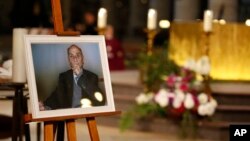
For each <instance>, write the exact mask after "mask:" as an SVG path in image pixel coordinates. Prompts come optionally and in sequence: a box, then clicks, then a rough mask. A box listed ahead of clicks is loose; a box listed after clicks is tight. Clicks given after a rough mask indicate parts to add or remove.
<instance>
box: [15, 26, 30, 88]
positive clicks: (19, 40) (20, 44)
mask: <svg viewBox="0 0 250 141" xmlns="http://www.w3.org/2000/svg"><path fill="white" fill-rule="evenodd" d="M27 33H28V30H27V29H25V28H14V29H13V40H12V43H13V48H12V58H13V68H12V81H13V82H20V83H24V82H26V69H25V56H24V39H23V36H24V35H25V34H27Z"/></svg>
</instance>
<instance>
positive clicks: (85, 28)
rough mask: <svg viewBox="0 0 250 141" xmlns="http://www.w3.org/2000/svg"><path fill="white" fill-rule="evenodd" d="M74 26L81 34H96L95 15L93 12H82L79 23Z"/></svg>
mask: <svg viewBox="0 0 250 141" xmlns="http://www.w3.org/2000/svg"><path fill="white" fill-rule="evenodd" d="M75 28H76V30H77V31H80V32H81V34H82V35H97V31H96V16H95V14H94V12H91V11H86V12H84V13H83V14H82V21H81V23H78V24H76V26H75Z"/></svg>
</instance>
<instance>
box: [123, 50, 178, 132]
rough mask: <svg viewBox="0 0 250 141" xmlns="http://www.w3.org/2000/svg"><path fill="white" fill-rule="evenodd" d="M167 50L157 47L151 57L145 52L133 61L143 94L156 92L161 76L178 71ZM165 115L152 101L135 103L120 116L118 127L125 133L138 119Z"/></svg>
mask: <svg viewBox="0 0 250 141" xmlns="http://www.w3.org/2000/svg"><path fill="white" fill-rule="evenodd" d="M167 49H168V48H167V47H166V48H164V47H158V48H156V49H154V50H153V53H152V55H147V54H146V53H145V52H143V53H140V54H139V55H138V57H139V59H138V60H136V61H134V62H136V64H137V66H138V68H139V69H140V71H141V75H142V84H144V87H145V88H146V90H144V93H147V92H156V91H157V90H158V89H159V88H160V86H161V84H162V82H163V79H162V77H163V76H165V75H169V74H170V73H173V72H177V71H178V66H177V65H176V64H175V63H174V62H173V61H172V60H169V58H168V51H167ZM165 115H166V110H164V109H163V108H161V107H160V106H159V105H157V104H156V103H153V102H152V101H151V102H149V103H145V104H137V103H136V104H135V105H134V106H133V107H131V109H129V110H128V111H126V112H124V113H123V114H122V116H121V119H120V121H119V127H120V130H121V131H125V130H126V129H128V128H131V127H132V126H133V125H134V123H135V121H136V120H138V119H143V118H150V117H151V118H152V117H157V116H160V117H162V116H165Z"/></svg>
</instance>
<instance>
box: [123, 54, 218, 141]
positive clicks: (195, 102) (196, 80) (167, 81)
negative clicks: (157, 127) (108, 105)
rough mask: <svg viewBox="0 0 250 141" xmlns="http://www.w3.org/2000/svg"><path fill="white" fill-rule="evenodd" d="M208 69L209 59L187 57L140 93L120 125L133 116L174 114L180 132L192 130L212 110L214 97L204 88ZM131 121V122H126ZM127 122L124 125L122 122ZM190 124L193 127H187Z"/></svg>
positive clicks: (127, 123) (183, 133) (185, 133)
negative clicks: (152, 87)
mask: <svg viewBox="0 0 250 141" xmlns="http://www.w3.org/2000/svg"><path fill="white" fill-rule="evenodd" d="M209 71H210V64H209V59H208V57H207V56H203V57H201V58H200V59H199V60H198V61H197V62H195V61H194V60H193V59H189V60H187V62H186V63H185V65H184V66H183V67H180V68H179V71H178V73H176V72H175V73H171V74H169V75H168V76H164V77H163V79H162V80H163V83H162V85H161V86H160V88H159V90H157V91H154V92H153V91H152V92H151V91H148V92H144V93H141V94H139V95H138V96H137V97H136V98H135V101H136V104H135V106H134V107H133V108H132V109H131V110H129V111H128V112H127V113H126V114H124V115H123V116H122V118H121V122H120V123H121V124H120V127H121V129H126V128H128V127H129V126H131V125H132V124H133V119H140V118H149V117H150V118H152V117H157V116H158V117H164V118H166V117H175V118H173V119H178V121H181V122H180V125H181V129H182V132H181V133H182V134H181V135H182V136H183V137H185V136H186V135H187V134H188V133H187V131H194V130H195V128H194V127H195V126H196V122H195V121H197V120H194V118H195V119H198V118H204V117H210V116H212V115H213V114H214V112H215V109H216V107H217V101H216V100H215V99H214V98H213V97H212V96H211V94H210V93H209V91H207V90H208V89H209V88H206V87H207V86H209V85H207V84H205V82H207V78H208V77H207V76H208V74H209ZM129 124H130V125H129ZM125 125H126V126H125ZM187 127H191V128H192V130H190V128H189V129H186V128H187Z"/></svg>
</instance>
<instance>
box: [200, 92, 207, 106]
mask: <svg viewBox="0 0 250 141" xmlns="http://www.w3.org/2000/svg"><path fill="white" fill-rule="evenodd" d="M198 101H199V103H200V104H205V103H207V102H208V96H207V94H205V93H201V94H199V95H198Z"/></svg>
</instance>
